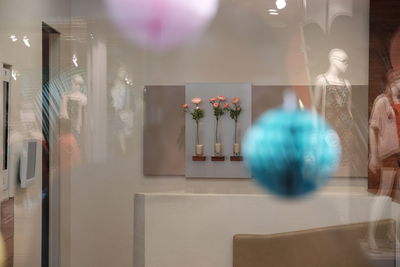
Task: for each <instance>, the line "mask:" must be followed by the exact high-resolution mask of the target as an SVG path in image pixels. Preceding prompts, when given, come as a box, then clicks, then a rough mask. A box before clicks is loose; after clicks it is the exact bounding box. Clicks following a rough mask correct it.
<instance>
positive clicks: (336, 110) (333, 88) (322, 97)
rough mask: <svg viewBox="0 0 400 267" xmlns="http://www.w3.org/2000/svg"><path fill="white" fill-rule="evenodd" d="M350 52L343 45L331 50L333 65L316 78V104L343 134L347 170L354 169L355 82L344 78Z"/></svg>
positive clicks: (344, 167) (343, 157)
mask: <svg viewBox="0 0 400 267" xmlns="http://www.w3.org/2000/svg"><path fill="white" fill-rule="evenodd" d="M348 59H349V58H348V56H347V54H346V52H345V51H343V50H341V49H336V48H335V49H332V50H331V51H330V52H329V63H330V66H329V69H328V71H327V72H326V73H324V74H321V75H319V76H318V77H317V79H316V81H315V88H314V93H313V101H314V106H315V107H316V109H317V111H318V112H319V113H320V114H321V115H322V116H323V117H324V118H325V119H326V120H327V121H328V122H329V123H330V124H331V126H332V127H333V128H334V129H335V130H336V132H337V133H338V135H339V138H340V142H341V145H342V159H341V163H340V169H341V170H342V171H344V172H346V173H347V174H349V171H350V161H351V157H352V155H351V152H352V149H351V147H352V142H353V140H352V139H353V138H352V126H353V115H352V112H351V84H350V82H349V81H348V80H346V79H344V78H342V74H343V73H345V72H346V70H347V67H348Z"/></svg>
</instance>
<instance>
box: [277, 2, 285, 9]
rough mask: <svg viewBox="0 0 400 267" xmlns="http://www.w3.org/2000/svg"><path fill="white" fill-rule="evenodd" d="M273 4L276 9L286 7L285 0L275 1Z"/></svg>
mask: <svg viewBox="0 0 400 267" xmlns="http://www.w3.org/2000/svg"><path fill="white" fill-rule="evenodd" d="M275 4H276V8H277V9H284V8H285V7H286V1H285V0H276V2H275Z"/></svg>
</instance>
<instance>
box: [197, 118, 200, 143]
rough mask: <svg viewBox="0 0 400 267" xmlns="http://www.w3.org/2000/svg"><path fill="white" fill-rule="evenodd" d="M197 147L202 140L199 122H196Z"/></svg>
mask: <svg viewBox="0 0 400 267" xmlns="http://www.w3.org/2000/svg"><path fill="white" fill-rule="evenodd" d="M196 145H200V138H199V121H198V120H196Z"/></svg>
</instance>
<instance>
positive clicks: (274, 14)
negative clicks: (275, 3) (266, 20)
mask: <svg viewBox="0 0 400 267" xmlns="http://www.w3.org/2000/svg"><path fill="white" fill-rule="evenodd" d="M269 14H270V15H273V16H277V15H279V13H278V12H269Z"/></svg>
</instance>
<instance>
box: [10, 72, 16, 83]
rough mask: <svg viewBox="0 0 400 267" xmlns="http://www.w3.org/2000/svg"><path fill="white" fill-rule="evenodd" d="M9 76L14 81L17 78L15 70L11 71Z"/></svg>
mask: <svg viewBox="0 0 400 267" xmlns="http://www.w3.org/2000/svg"><path fill="white" fill-rule="evenodd" d="M11 77H13V79H14V80H15V81H16V80H17V72H16V71H15V70H12V71H11Z"/></svg>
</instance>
